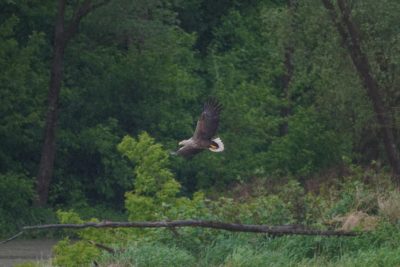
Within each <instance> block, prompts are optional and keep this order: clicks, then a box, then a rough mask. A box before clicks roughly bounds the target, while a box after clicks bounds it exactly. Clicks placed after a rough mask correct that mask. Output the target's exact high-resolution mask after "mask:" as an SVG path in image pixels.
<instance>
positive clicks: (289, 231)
mask: <svg viewBox="0 0 400 267" xmlns="http://www.w3.org/2000/svg"><path fill="white" fill-rule="evenodd" d="M89 227H91V228H119V227H125V228H128V227H129V228H160V227H164V228H177V227H201V228H212V229H219V230H226V231H231V232H249V233H265V234H270V235H274V236H279V235H320V236H356V235H357V233H355V232H346V231H332V230H315V229H307V228H304V227H303V226H300V227H299V226H296V225H283V226H268V225H254V224H239V223H224V222H218V221H199V220H177V221H156V222H110V221H105V222H100V223H94V222H89V223H83V224H44V225H34V226H24V227H23V228H22V231H21V232H20V233H18V234H17V235H15V236H13V237H11V238H9V239H7V240H4V241H2V242H0V244H2V243H6V242H9V241H11V240H13V239H15V238H17V237H18V236H20V235H21V234H22V233H23V232H25V231H29V230H43V229H60V228H71V229H83V228H89Z"/></svg>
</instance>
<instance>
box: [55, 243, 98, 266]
mask: <svg viewBox="0 0 400 267" xmlns="http://www.w3.org/2000/svg"><path fill="white" fill-rule="evenodd" d="M53 251H54V254H55V258H54V265H56V266H88V265H90V264H92V263H93V260H94V259H95V258H97V257H98V256H99V255H100V251H99V249H97V248H96V247H94V246H88V245H87V244H86V241H77V242H74V243H73V244H72V243H71V241H70V240H69V239H64V240H62V241H59V242H58V243H57V245H56V246H55V247H54V249H53Z"/></svg>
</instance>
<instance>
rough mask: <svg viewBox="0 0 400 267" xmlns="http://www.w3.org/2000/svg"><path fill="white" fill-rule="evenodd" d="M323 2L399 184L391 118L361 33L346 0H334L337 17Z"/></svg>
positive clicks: (399, 163) (399, 165)
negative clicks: (375, 123) (351, 63)
mask: <svg viewBox="0 0 400 267" xmlns="http://www.w3.org/2000/svg"><path fill="white" fill-rule="evenodd" d="M322 3H323V5H324V6H325V8H326V9H327V10H328V11H329V14H330V17H331V19H332V21H333V23H334V25H335V26H336V29H337V31H338V32H339V35H340V36H341V38H342V41H343V44H344V46H345V47H346V48H347V50H348V51H349V54H350V57H351V60H352V62H353V64H354V66H355V68H356V71H357V73H358V76H359V78H360V80H361V81H362V84H363V87H364V88H365V90H366V91H367V95H368V98H369V99H370V100H371V102H372V105H373V108H374V112H375V115H376V118H377V122H378V124H379V126H380V128H381V136H382V139H383V143H384V146H385V151H386V155H387V158H388V160H389V164H390V165H391V167H392V171H393V174H394V177H395V181H396V182H397V183H400V158H399V154H398V151H397V146H396V142H395V139H394V134H393V130H392V129H391V128H390V125H391V119H390V118H389V113H388V112H387V109H386V107H385V105H384V102H383V98H382V96H381V91H382V90H381V88H380V86H379V84H378V81H377V80H376V78H375V77H374V76H373V74H372V70H371V66H370V63H369V60H368V58H367V56H366V54H365V53H364V52H363V51H362V48H361V36H360V33H359V30H358V27H357V25H356V24H355V23H354V21H353V20H352V18H351V10H350V8H349V6H348V4H347V3H346V1H345V0H337V4H338V8H339V12H340V16H339V15H338V13H337V12H336V10H335V7H334V5H333V4H332V3H331V1H330V0H322Z"/></svg>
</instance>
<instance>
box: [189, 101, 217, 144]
mask: <svg viewBox="0 0 400 267" xmlns="http://www.w3.org/2000/svg"><path fill="white" fill-rule="evenodd" d="M221 110H222V105H221V104H220V103H218V101H217V100H215V99H210V100H208V101H207V102H206V103H205V104H204V107H203V112H202V113H201V115H200V118H199V120H198V121H197V126H196V130H195V131H194V134H193V139H197V140H210V139H211V138H212V137H213V136H214V135H215V134H216V133H217V129H218V124H219V114H220V113H221Z"/></svg>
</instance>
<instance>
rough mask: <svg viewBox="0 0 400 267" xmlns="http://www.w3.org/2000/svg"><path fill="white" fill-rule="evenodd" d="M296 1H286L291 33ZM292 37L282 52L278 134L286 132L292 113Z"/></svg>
mask: <svg viewBox="0 0 400 267" xmlns="http://www.w3.org/2000/svg"><path fill="white" fill-rule="evenodd" d="M296 5H297V3H296V1H295V0H288V1H287V8H288V10H289V12H288V15H289V16H290V18H289V19H290V32H291V33H290V34H291V35H293V31H294V29H295V18H294V16H295V14H294V13H295V9H296ZM293 39H294V38H292V37H291V36H289V38H288V40H286V44H285V52H284V66H285V73H284V74H283V75H282V78H281V79H282V97H283V99H284V101H285V105H284V106H283V107H281V112H280V113H281V117H282V119H283V122H282V123H281V124H280V126H279V135H280V136H284V135H286V134H287V133H288V121H287V119H288V117H289V116H290V114H291V113H292V109H291V107H290V92H289V87H290V82H291V80H292V77H293V69H294V67H293V62H292V56H293V53H294V48H293Z"/></svg>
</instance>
